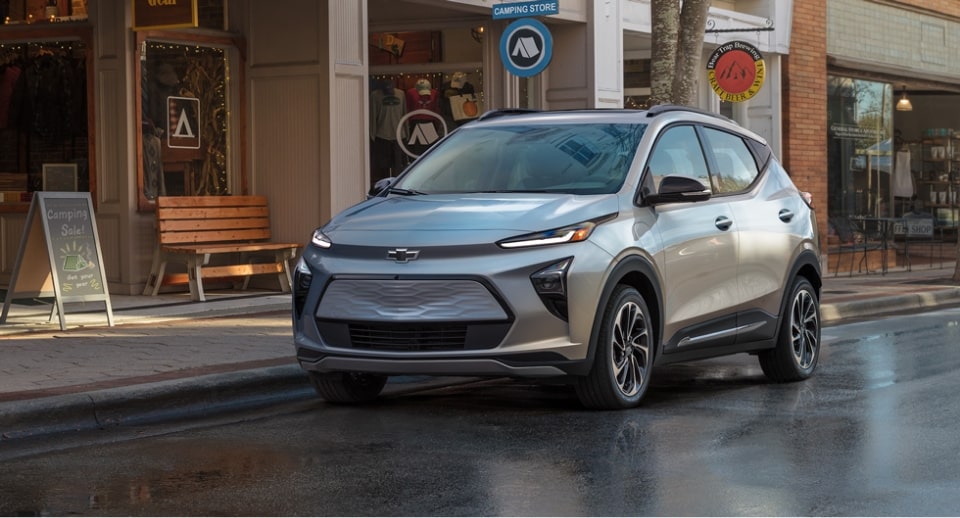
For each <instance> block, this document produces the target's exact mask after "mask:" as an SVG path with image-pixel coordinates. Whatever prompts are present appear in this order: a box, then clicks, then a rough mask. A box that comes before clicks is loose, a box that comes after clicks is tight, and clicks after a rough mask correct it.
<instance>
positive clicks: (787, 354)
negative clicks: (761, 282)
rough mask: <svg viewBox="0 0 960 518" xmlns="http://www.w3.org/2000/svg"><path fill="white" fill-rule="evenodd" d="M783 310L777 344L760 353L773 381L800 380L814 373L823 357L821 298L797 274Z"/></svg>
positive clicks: (805, 280)
mask: <svg viewBox="0 0 960 518" xmlns="http://www.w3.org/2000/svg"><path fill="white" fill-rule="evenodd" d="M790 293H791V294H790V298H789V299H788V302H787V305H786V307H785V308H784V312H783V319H784V320H783V321H782V322H781V323H780V333H779V335H778V336H777V345H776V346H775V347H774V348H773V349H769V350H766V351H762V352H761V353H760V354H759V355H758V357H759V359H760V368H761V369H763V373H764V374H765V375H766V376H767V377H768V378H770V379H771V380H773V381H776V382H779V383H784V382H789V381H800V380H805V379H807V378H809V377H810V376H811V375H813V371H814V370H815V369H816V368H817V361H818V359H819V358H820V324H821V321H820V301H819V299H818V298H817V292H816V290H814V289H813V285H812V284H810V281H808V280H807V279H806V278H804V277H797V279H796V280H794V282H793V289H792V290H791V292H790Z"/></svg>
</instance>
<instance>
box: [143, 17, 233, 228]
mask: <svg viewBox="0 0 960 518" xmlns="http://www.w3.org/2000/svg"><path fill="white" fill-rule="evenodd" d="M168 38H170V39H168ZM172 38H177V39H176V40H173V39H172ZM138 46H139V49H140V66H139V68H138V73H139V86H138V90H139V94H140V105H139V119H140V149H141V157H142V160H141V162H140V171H139V175H138V186H139V189H140V201H141V204H140V207H141V209H148V208H150V207H151V206H152V202H153V200H155V199H156V198H157V197H158V196H210V195H213V196H217V195H229V194H231V193H232V192H233V191H234V190H235V188H236V187H237V186H238V185H239V184H240V182H241V181H242V174H241V171H240V168H239V167H238V166H237V165H236V164H235V162H236V161H235V160H233V159H232V158H231V152H232V151H231V141H232V138H233V135H232V132H233V131H234V127H235V126H237V124H236V123H235V121H234V120H233V117H232V113H233V111H232V110H231V76H230V74H231V73H232V72H233V71H236V70H241V68H242V67H241V66H240V65H239V64H238V63H236V61H237V60H238V59H239V58H238V57H237V56H239V53H238V52H236V48H235V47H234V46H233V44H232V42H231V41H230V40H228V39H222V40H221V39H217V38H209V37H205V38H203V39H198V40H196V41H190V40H189V35H177V36H173V35H168V36H164V35H161V34H151V33H141V34H140V35H139V37H138Z"/></svg>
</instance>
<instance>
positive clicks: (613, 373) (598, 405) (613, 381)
mask: <svg viewBox="0 0 960 518" xmlns="http://www.w3.org/2000/svg"><path fill="white" fill-rule="evenodd" d="M601 318H602V319H603V320H602V321H601V324H600V325H601V328H600V333H599V336H598V337H597V344H596V346H595V352H594V360H593V366H592V367H591V368H590V372H589V373H588V374H587V375H586V376H585V377H583V378H580V379H579V380H577V384H576V391H577V397H578V398H579V399H580V402H581V403H582V404H583V406H585V407H587V408H594V409H603V410H617V409H622V408H632V407H635V406H637V405H639V404H640V400H641V399H643V395H644V394H645V393H646V392H647V388H648V387H649V386H650V374H651V372H652V370H653V355H654V332H653V328H652V325H653V322H652V320H651V318H650V310H649V308H648V307H647V303H646V301H645V300H644V299H643V296H642V295H640V293H639V292H637V290H635V289H634V288H631V287H630V286H626V285H618V286H617V287H616V289H614V292H613V295H612V296H611V297H610V301H609V302H608V303H607V305H606V307H605V308H604V311H603V316H602V317H601Z"/></svg>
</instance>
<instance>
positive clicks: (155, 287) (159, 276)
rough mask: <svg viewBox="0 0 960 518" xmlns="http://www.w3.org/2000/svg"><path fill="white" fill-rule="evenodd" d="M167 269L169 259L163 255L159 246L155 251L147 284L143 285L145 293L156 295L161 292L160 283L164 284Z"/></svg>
mask: <svg viewBox="0 0 960 518" xmlns="http://www.w3.org/2000/svg"><path fill="white" fill-rule="evenodd" d="M166 271H167V259H166V258H165V257H163V254H162V253H161V252H160V248H159V247H158V248H157V249H156V250H154V252H153V264H152V265H151V266H150V275H149V276H148V277H147V285H146V286H144V287H143V294H144V295H150V296H152V297H156V296H157V294H158V293H160V285H161V284H163V275H164V274H165V273H166Z"/></svg>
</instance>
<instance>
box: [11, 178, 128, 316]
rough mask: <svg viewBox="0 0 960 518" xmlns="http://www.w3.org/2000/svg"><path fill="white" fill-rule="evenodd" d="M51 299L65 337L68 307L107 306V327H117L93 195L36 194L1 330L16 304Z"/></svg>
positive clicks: (69, 193) (28, 215) (12, 278)
mask: <svg viewBox="0 0 960 518" xmlns="http://www.w3.org/2000/svg"><path fill="white" fill-rule="evenodd" d="M51 296H52V297H54V298H55V304H56V307H55V310H56V312H57V313H58V314H59V316H60V330H61V331H65V330H66V329H67V321H66V316H65V314H64V311H63V304H64V303H66V302H96V301H103V302H104V303H105V304H106V311H107V324H109V325H110V326H111V327H112V326H113V308H112V307H111V306H110V293H109V292H108V290H107V282H106V276H105V275H104V274H103V253H102V252H101V251H100V236H99V234H98V233H97V222H96V219H95V218H94V214H93V203H92V202H91V200H90V193H87V192H36V193H34V194H33V201H32V202H31V203H30V212H29V213H28V214H27V224H26V228H25V229H24V232H23V237H22V238H21V240H20V252H19V253H18V254H17V261H16V263H14V267H13V276H12V277H11V278H10V287H9V289H8V290H7V296H6V299H5V300H4V302H3V313H2V314H0V324H3V323H6V321H7V314H8V312H9V311H10V304H11V303H12V302H13V300H15V299H24V298H37V297H51ZM51 319H52V315H51Z"/></svg>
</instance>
